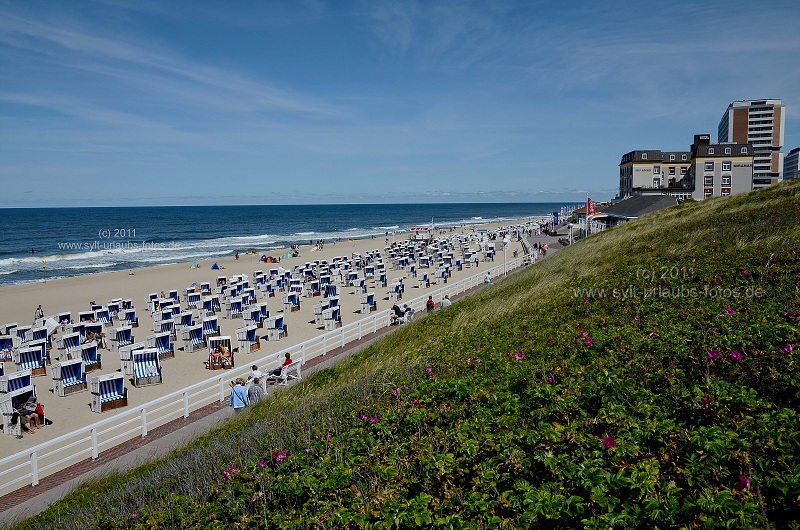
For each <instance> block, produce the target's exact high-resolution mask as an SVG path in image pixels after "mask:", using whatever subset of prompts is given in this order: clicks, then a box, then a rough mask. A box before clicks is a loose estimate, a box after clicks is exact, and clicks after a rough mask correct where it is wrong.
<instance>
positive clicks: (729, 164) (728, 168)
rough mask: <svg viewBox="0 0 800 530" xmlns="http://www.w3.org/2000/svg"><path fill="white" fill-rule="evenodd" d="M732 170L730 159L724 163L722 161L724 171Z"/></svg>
mask: <svg viewBox="0 0 800 530" xmlns="http://www.w3.org/2000/svg"><path fill="white" fill-rule="evenodd" d="M730 170H731V163H730V161H728V162H723V163H722V171H730Z"/></svg>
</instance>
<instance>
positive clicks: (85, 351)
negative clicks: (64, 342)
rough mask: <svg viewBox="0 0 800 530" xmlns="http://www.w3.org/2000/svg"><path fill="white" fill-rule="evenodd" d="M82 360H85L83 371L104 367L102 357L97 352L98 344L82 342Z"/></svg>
mask: <svg viewBox="0 0 800 530" xmlns="http://www.w3.org/2000/svg"><path fill="white" fill-rule="evenodd" d="M81 360H83V371H84V372H91V371H93V370H99V369H101V368H102V367H103V363H102V358H101V356H100V354H99V353H98V352H97V344H91V343H87V344H82V345H81Z"/></svg>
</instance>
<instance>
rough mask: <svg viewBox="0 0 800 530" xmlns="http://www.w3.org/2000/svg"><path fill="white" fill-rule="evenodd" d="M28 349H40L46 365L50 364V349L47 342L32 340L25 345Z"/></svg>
mask: <svg viewBox="0 0 800 530" xmlns="http://www.w3.org/2000/svg"><path fill="white" fill-rule="evenodd" d="M25 347H26V348H29V349H31V350H34V349H38V350H41V352H42V359H44V362H45V364H50V361H51V359H50V350H49V349H48V344H47V340H45V339H39V340H30V341H28V342H27V344H25Z"/></svg>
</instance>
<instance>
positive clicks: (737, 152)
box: [686, 134, 757, 200]
mask: <svg viewBox="0 0 800 530" xmlns="http://www.w3.org/2000/svg"><path fill="white" fill-rule="evenodd" d="M686 186H687V187H691V188H692V189H693V190H694V193H693V194H692V198H693V199H695V200H702V199H708V198H709V197H724V196H726V195H732V194H735V193H744V192H747V191H750V190H753V189H757V188H756V187H755V186H754V184H753V146H752V145H751V144H749V143H744V144H737V143H719V144H712V143H711V135H710V134H696V135H695V136H694V143H693V144H692V149H691V166H690V167H689V172H688V175H687V176H686Z"/></svg>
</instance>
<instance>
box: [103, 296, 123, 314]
mask: <svg viewBox="0 0 800 530" xmlns="http://www.w3.org/2000/svg"><path fill="white" fill-rule="evenodd" d="M106 308H108V314H109V315H111V318H117V316H118V315H119V312H120V310H121V309H122V299H121V298H115V299H113V300H109V301H108V303H107V304H106Z"/></svg>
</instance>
